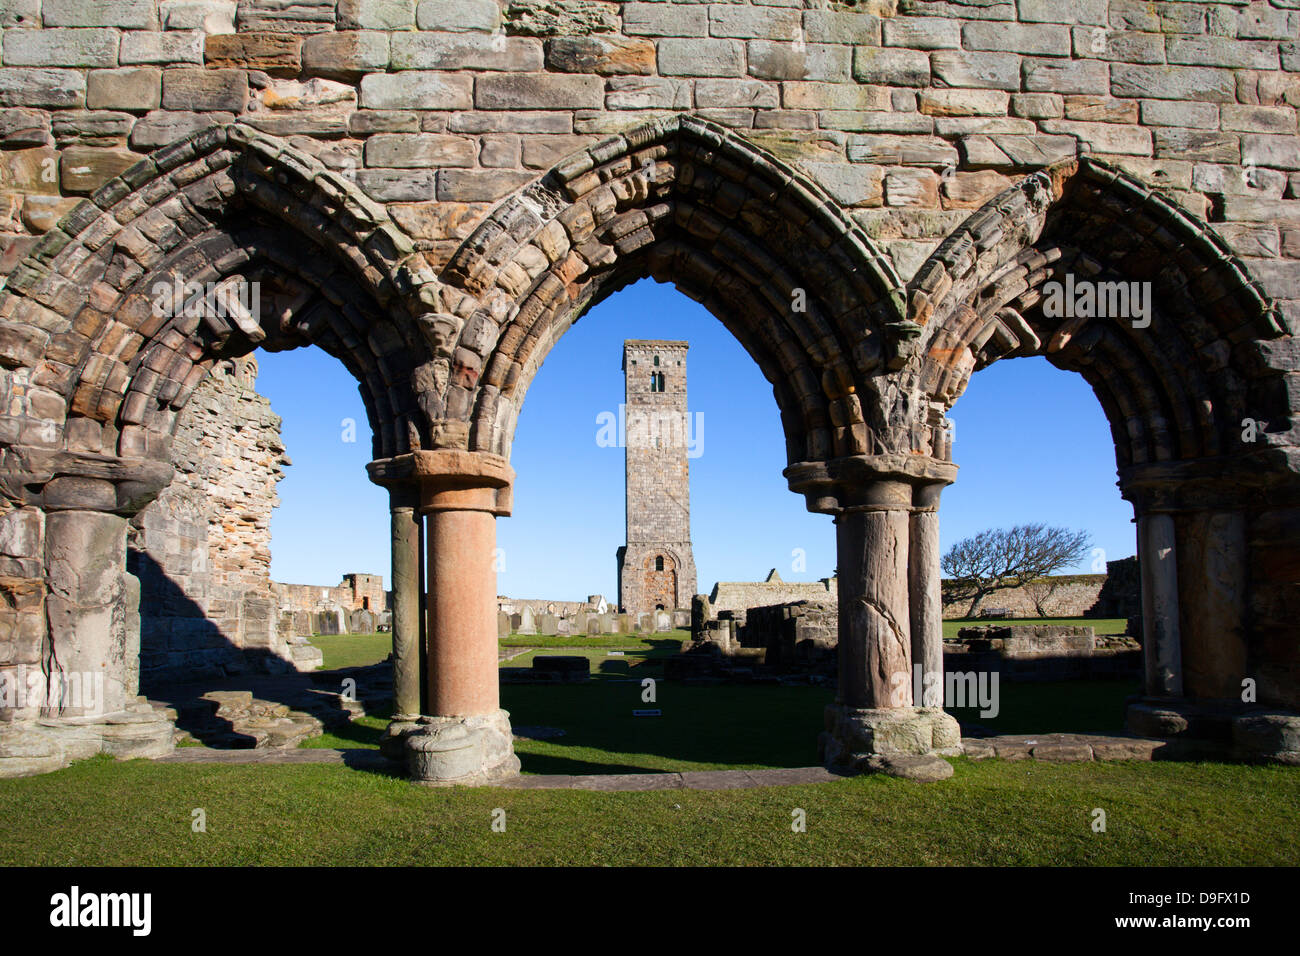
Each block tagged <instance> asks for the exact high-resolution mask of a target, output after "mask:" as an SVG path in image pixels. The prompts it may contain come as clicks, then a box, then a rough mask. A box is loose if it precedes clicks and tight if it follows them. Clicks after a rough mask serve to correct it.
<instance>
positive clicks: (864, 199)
mask: <svg viewBox="0 0 1300 956" xmlns="http://www.w3.org/2000/svg"><path fill="white" fill-rule="evenodd" d="M799 165H800V167H801V168H802V169H804V170H806V171H807V173H808V175H809V176H811V177H812V178H813V179H814V180H816V182H817V183H819V184H820V185H821V187H822V188H823V189H825V190H826V191H827V192H828V193H830V194H831V196H832V197H833V198H834V199H835V201H836V202H840V203H843V204H844V205H846V206H879V205H880V204H881V203H882V202H883V201H884V178H885V174H884V170H882V169H881V168H880V167H878V166H851V165H847V164H845V163H817V162H801V163H800V164H799Z"/></svg>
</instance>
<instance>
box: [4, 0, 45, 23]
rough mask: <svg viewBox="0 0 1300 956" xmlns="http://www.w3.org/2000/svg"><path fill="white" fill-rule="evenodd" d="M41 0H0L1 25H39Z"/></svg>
mask: <svg viewBox="0 0 1300 956" xmlns="http://www.w3.org/2000/svg"><path fill="white" fill-rule="evenodd" d="M40 25H41V0H0V27H32V28H35V27H39V26H40Z"/></svg>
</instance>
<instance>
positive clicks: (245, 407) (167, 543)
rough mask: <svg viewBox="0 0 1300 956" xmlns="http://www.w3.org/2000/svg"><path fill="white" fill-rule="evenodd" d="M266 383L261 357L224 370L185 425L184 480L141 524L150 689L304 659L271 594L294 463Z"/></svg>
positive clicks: (179, 478)
mask: <svg viewBox="0 0 1300 956" xmlns="http://www.w3.org/2000/svg"><path fill="white" fill-rule="evenodd" d="M256 377H257V362H256V360H254V359H252V358H247V359H240V360H238V361H227V362H219V363H218V364H217V365H216V366H215V367H214V369H213V370H212V373H211V375H210V376H209V377H208V378H207V379H206V380H205V381H204V382H203V383H202V384H201V385H200V386H199V387H198V388H197V389H196V390H195V394H194V396H193V398H191V399H190V402H189V404H188V405H186V407H185V409H184V411H183V412H182V413H181V416H180V418H179V419H178V421H177V426H176V431H175V434H174V436H173V441H172V449H173V450H172V463H173V465H174V466H175V468H176V477H175V478H174V479H173V480H172V482H171V484H170V485H169V486H168V487H167V488H166V489H164V491H163V492H162V494H161V495H159V497H158V498H157V500H155V501H154V502H153V503H152V504H150V505H149V506H148V507H146V508H145V509H144V510H143V511H141V512H140V513H139V514H138V515H137V516H136V517H135V518H134V519H133V520H132V522H131V525H132V534H131V537H130V541H129V548H128V559H127V566H128V569H129V570H130V571H131V573H132V574H134V575H136V576H137V577H138V578H139V579H140V584H141V594H140V614H141V634H140V640H141V680H142V681H143V682H144V684H145V686H146V687H148V686H150V685H152V684H156V683H157V682H160V681H173V680H192V679H200V678H206V677H216V676H221V675H222V674H224V673H227V672H229V671H232V670H244V669H247V668H249V667H267V666H271V667H274V666H276V663H277V662H284V661H291V660H292V658H293V655H292V651H291V650H290V647H289V645H288V643H287V642H286V640H285V639H284V638H283V637H282V636H281V634H280V631H279V601H278V599H277V596H276V594H275V591H274V589H273V588H272V586H271V512H272V510H273V509H274V508H275V507H276V506H277V505H278V504H279V503H280V499H279V498H278V496H277V495H276V483H277V482H278V481H279V480H280V479H281V478H282V477H284V472H283V468H284V466H285V465H287V464H289V459H288V457H287V456H286V455H285V451H284V445H283V443H282V442H281V440H280V418H279V416H278V415H276V414H275V413H274V412H272V411H271V405H270V402H268V401H267V400H266V399H265V398H264V397H262V396H261V395H259V394H257V392H256V391H255V390H254V384H255V381H256Z"/></svg>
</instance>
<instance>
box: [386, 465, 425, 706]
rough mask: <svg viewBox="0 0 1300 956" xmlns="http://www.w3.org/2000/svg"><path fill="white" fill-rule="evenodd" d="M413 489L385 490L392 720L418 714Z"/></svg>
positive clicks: (417, 568)
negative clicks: (388, 530)
mask: <svg viewBox="0 0 1300 956" xmlns="http://www.w3.org/2000/svg"><path fill="white" fill-rule="evenodd" d="M418 502H419V496H418V494H417V493H416V491H415V489H414V488H413V487H394V488H391V489H389V508H390V512H391V516H392V536H393V538H392V546H393V621H392V627H393V720H395V721H411V720H414V719H415V718H416V717H418V716H419V714H420V702H421V689H420V683H421V680H422V674H421V667H420V656H421V655H420V633H421V627H420V538H421V535H420V524H421V520H422V519H421V518H420V515H419V511H418V509H417V505H418Z"/></svg>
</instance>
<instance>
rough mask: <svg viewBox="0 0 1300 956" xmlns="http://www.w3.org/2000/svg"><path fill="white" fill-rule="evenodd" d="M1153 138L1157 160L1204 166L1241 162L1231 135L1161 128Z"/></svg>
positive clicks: (1208, 131)
mask: <svg viewBox="0 0 1300 956" xmlns="http://www.w3.org/2000/svg"><path fill="white" fill-rule="evenodd" d="M1154 134H1155V155H1156V156H1158V157H1161V158H1165V157H1167V158H1169V159H1187V160H1199V161H1202V162H1207V163H1236V162H1239V161H1240V160H1241V146H1240V143H1239V141H1238V137H1237V135H1236V134H1235V133H1219V132H1215V131H1213V130H1203V129H1177V128H1174V127H1164V128H1159V129H1156V130H1155V131H1154Z"/></svg>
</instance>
